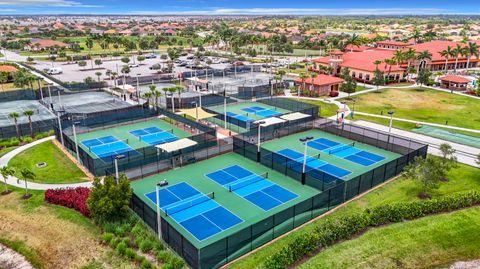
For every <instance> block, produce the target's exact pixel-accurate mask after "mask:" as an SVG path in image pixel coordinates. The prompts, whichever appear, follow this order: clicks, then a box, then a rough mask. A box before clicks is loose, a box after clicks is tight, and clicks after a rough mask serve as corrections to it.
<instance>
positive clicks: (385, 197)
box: [230, 164, 480, 268]
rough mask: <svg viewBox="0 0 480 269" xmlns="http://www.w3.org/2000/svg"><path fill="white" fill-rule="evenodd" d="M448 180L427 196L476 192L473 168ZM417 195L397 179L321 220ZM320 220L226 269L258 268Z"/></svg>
mask: <svg viewBox="0 0 480 269" xmlns="http://www.w3.org/2000/svg"><path fill="white" fill-rule="evenodd" d="M448 179H449V181H448V182H445V183H441V185H440V188H439V189H438V190H436V191H434V192H433V193H432V194H431V195H432V197H433V198H436V197H442V196H444V195H446V194H451V193H457V192H462V191H467V190H480V173H478V169H476V168H474V167H471V166H467V165H462V164H459V166H458V167H457V168H455V169H453V170H451V171H450V172H449V174H448ZM419 192H420V186H419V185H418V184H417V183H416V182H414V181H412V180H409V179H405V178H403V177H401V178H399V179H396V180H394V181H392V182H390V183H388V184H387V185H385V186H383V187H381V188H378V189H376V190H374V191H372V192H370V193H368V194H367V195H365V196H363V197H361V198H360V199H358V200H355V201H353V202H351V203H349V204H348V205H346V206H345V207H342V208H339V209H338V210H336V211H335V212H333V213H331V214H330V215H327V216H325V218H335V217H339V216H342V215H345V214H349V213H355V212H361V211H362V210H364V209H366V208H371V207H374V206H378V205H381V204H387V203H391V202H408V201H415V200H417V199H418V198H417V195H418V193H419ZM323 219H324V218H321V219H318V220H316V221H314V222H313V223H311V224H308V225H306V226H305V227H303V228H301V229H300V230H297V231H295V232H293V233H291V234H288V235H287V236H285V237H284V238H282V239H280V240H277V241H275V242H273V243H271V244H270V245H268V246H266V247H264V248H263V249H260V250H258V251H256V252H254V253H252V254H250V255H249V256H247V257H245V258H243V259H241V260H239V261H237V262H235V263H234V264H232V265H231V267H230V268H256V267H257V266H258V264H261V263H262V262H263V261H264V260H265V259H266V258H267V257H269V256H270V255H272V254H273V253H275V252H277V251H278V250H280V249H282V248H283V247H284V246H286V245H287V244H288V243H290V242H291V241H292V240H293V239H294V238H295V237H296V236H297V235H300V234H304V233H309V232H310V231H312V230H314V229H315V227H316V224H318V223H321V222H322V221H323Z"/></svg>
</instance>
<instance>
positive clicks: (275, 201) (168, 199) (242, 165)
mask: <svg viewBox="0 0 480 269" xmlns="http://www.w3.org/2000/svg"><path fill="white" fill-rule="evenodd" d="M225 170H226V171H229V172H231V173H233V174H234V175H235V176H236V177H235V178H232V177H231V176H229V177H223V176H219V173H218V172H219V171H225ZM266 174H268V179H267V178H266V176H264V175H266ZM211 175H217V176H216V177H215V176H213V178H210V177H209V176H211ZM249 177H250V178H255V179H253V180H252V179H249ZM161 180H166V181H167V182H168V183H169V185H168V186H166V187H162V188H161V192H160V206H161V208H162V213H161V214H162V218H163V219H164V220H165V221H166V222H168V224H169V225H171V226H173V227H174V228H175V229H176V230H177V231H179V232H180V233H181V234H182V236H184V237H185V238H187V239H188V240H189V241H190V242H191V243H192V244H193V245H194V246H195V247H197V248H202V247H204V246H208V245H210V244H212V243H213V242H216V241H218V240H220V239H223V238H225V237H226V236H229V235H232V234H235V233H237V232H239V231H241V230H243V229H245V228H246V227H250V226H251V225H253V224H255V223H257V222H259V221H261V220H263V219H265V218H267V217H269V216H272V215H274V214H277V213H278V212H282V211H283V210H285V209H287V208H290V207H292V206H293V205H295V204H297V203H301V202H302V201H305V200H308V199H310V198H311V197H313V196H315V195H317V194H318V193H319V191H318V190H316V189H314V188H312V187H309V186H304V185H301V183H300V182H298V181H296V180H294V179H292V178H290V177H288V176H286V175H284V174H283V173H279V172H277V171H275V170H272V169H269V168H267V167H265V166H263V165H260V164H258V163H257V162H254V161H251V160H249V159H246V158H244V157H242V156H241V155H239V154H236V153H229V154H224V155H221V156H218V157H215V158H211V159H207V160H204V161H201V162H197V163H194V164H191V165H187V166H184V167H182V168H179V169H174V170H170V171H167V172H164V173H161V174H157V175H154V176H151V177H148V178H145V179H142V180H135V181H132V183H131V186H132V188H133V191H134V193H135V194H136V195H137V196H138V197H139V198H140V199H141V200H142V201H144V202H145V203H146V204H147V205H148V206H149V207H150V208H152V209H153V210H156V198H155V186H156V184H157V183H158V182H159V181H161ZM217 181H218V182H217ZM227 182H230V183H227ZM250 183H251V184H250ZM187 185H188V186H187ZM229 189H231V190H232V191H231V192H230V191H229ZM204 196H207V197H204ZM217 207H222V208H223V209H215V208H217ZM214 209H215V210H216V211H213V212H210V211H211V210H214ZM187 219H188V220H190V221H187V222H186V220H187ZM206 220H208V221H209V222H208V223H207V221H206ZM302 220H303V218H300V217H299V218H298V221H299V222H300V221H302ZM210 221H211V222H213V223H214V224H215V225H216V226H218V227H216V226H215V225H212V224H211V223H210ZM205 225H206V226H205ZM214 226H215V228H214ZM289 227H290V226H289ZM279 229H280V228H279ZM259 237H260V238H261V237H262V236H261V235H259ZM265 240H267V239H266V238H265ZM268 240H271V239H268Z"/></svg>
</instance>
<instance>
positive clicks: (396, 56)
mask: <svg viewBox="0 0 480 269" xmlns="http://www.w3.org/2000/svg"><path fill="white" fill-rule="evenodd" d="M392 60H394V61H395V62H396V63H397V66H399V65H400V64H401V63H402V62H403V61H405V54H404V53H403V51H401V50H396V51H395V53H394V54H393V58H392Z"/></svg>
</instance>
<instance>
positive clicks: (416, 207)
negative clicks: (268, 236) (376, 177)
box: [263, 191, 480, 269]
mask: <svg viewBox="0 0 480 269" xmlns="http://www.w3.org/2000/svg"><path fill="white" fill-rule="evenodd" d="M475 205H480V193H478V192H476V191H470V192H465V193H458V194H453V195H448V196H444V197H442V198H438V199H433V200H425V201H415V202H410V203H394V204H387V205H381V206H377V207H374V208H372V209H367V210H365V211H363V212H361V213H355V214H351V215H348V216H343V217H338V218H331V219H328V220H325V221H322V223H320V224H319V225H318V226H317V227H315V229H314V230H313V231H312V232H310V233H304V234H301V235H298V236H296V237H295V238H294V239H293V240H292V241H291V242H290V243H289V244H288V245H286V246H285V247H283V248H282V249H280V250H279V251H277V252H276V253H275V254H273V255H271V256H269V257H268V258H267V259H266V260H265V262H264V264H263V265H264V267H265V268H268V269H274V268H275V269H276V268H286V267H287V266H289V265H292V264H294V263H295V262H297V261H299V260H300V259H302V258H303V257H304V256H305V255H308V254H309V253H311V252H313V251H314V250H317V249H320V248H324V247H327V246H330V245H333V244H335V242H338V241H339V240H345V239H348V238H351V237H352V236H354V235H355V234H358V233H360V232H362V231H365V230H366V229H368V228H369V227H375V226H379V225H385V224H389V223H395V222H402V221H404V220H412V219H416V218H421V217H424V216H428V215H431V214H437V213H443V212H450V211H453V210H457V209H462V208H466V207H471V206H475Z"/></svg>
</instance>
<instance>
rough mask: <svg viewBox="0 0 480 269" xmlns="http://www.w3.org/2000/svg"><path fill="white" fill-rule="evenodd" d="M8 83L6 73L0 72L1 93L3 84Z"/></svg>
mask: <svg viewBox="0 0 480 269" xmlns="http://www.w3.org/2000/svg"><path fill="white" fill-rule="evenodd" d="M7 81H8V73H7V72H0V84H1V85H2V92H4V91H5V89H4V88H3V84H4V83H6V82H7Z"/></svg>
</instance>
